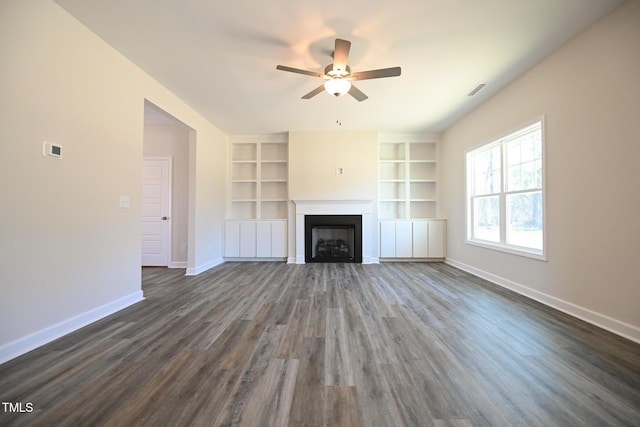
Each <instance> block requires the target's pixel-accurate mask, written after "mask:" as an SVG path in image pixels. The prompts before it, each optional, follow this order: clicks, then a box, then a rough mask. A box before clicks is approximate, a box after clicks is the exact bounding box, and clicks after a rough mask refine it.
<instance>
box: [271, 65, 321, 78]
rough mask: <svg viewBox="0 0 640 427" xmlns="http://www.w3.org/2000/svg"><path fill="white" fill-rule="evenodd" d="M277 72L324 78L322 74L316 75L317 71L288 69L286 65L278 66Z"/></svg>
mask: <svg viewBox="0 0 640 427" xmlns="http://www.w3.org/2000/svg"><path fill="white" fill-rule="evenodd" d="M276 70H280V71H288V72H290V73H298V74H304V75H307V76H312V77H322V74H320V73H316V72H315V71H307V70H301V69H299V68H293V67H287V66H286V65H278V66H277V67H276Z"/></svg>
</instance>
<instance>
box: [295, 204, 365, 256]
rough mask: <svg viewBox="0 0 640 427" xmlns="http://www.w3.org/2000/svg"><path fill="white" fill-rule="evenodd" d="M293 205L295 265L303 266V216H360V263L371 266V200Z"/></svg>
mask: <svg viewBox="0 0 640 427" xmlns="http://www.w3.org/2000/svg"><path fill="white" fill-rule="evenodd" d="M293 203H294V204H295V211H296V218H295V245H296V248H295V251H296V252H295V253H296V257H295V263H296V264H304V216H305V215H362V263H363V264H373V263H376V262H377V259H376V258H374V257H373V256H372V254H373V253H374V251H373V242H374V238H373V236H374V231H375V229H374V221H373V200H293Z"/></svg>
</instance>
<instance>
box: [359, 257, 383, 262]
mask: <svg viewBox="0 0 640 427" xmlns="http://www.w3.org/2000/svg"><path fill="white" fill-rule="evenodd" d="M362 263H363V264H380V258H378V257H376V256H367V257H363V258H362Z"/></svg>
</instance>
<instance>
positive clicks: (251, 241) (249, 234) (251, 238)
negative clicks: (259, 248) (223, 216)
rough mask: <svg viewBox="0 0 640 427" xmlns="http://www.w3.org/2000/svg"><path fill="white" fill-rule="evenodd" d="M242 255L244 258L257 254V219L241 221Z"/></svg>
mask: <svg viewBox="0 0 640 427" xmlns="http://www.w3.org/2000/svg"><path fill="white" fill-rule="evenodd" d="M240 256H241V257H243V258H253V257H255V256H256V222H255V221H240Z"/></svg>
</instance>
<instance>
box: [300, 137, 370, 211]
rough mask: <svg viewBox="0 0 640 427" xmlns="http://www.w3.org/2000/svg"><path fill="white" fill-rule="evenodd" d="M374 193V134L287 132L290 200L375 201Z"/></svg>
mask: <svg viewBox="0 0 640 427" xmlns="http://www.w3.org/2000/svg"><path fill="white" fill-rule="evenodd" d="M336 168H342V169H343V171H344V174H343V175H336ZM377 194H378V133H377V132H376V131H317V132H303V131H291V132H289V198H290V199H292V200H297V199H307V200H312V199H318V200H323V199H324V200H377V198H378V196H377Z"/></svg>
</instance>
